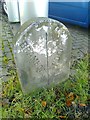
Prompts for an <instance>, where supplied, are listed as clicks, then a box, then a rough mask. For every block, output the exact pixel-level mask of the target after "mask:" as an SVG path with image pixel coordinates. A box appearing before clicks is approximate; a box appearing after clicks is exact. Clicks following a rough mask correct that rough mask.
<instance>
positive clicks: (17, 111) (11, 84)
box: [1, 45, 90, 120]
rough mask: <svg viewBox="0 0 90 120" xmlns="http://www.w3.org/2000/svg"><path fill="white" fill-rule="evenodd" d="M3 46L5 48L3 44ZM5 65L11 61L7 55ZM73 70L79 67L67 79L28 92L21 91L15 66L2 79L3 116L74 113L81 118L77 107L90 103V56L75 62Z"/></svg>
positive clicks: (44, 116)
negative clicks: (89, 60)
mask: <svg viewBox="0 0 90 120" xmlns="http://www.w3.org/2000/svg"><path fill="white" fill-rule="evenodd" d="M2 46H3V45H2ZM2 48H3V50H4V47H2ZM13 63H14V62H13ZM3 64H8V58H7V57H6V56H4V57H3ZM72 69H75V70H76V73H75V75H73V76H70V78H69V79H68V80H66V81H65V82H62V83H60V84H58V86H55V87H53V88H49V89H45V88H43V89H41V90H39V91H38V90H37V91H35V92H34V93H31V94H27V95H24V94H23V92H22V90H21V86H20V83H19V80H18V77H17V73H16V71H15V69H11V70H9V73H10V75H11V77H10V79H9V81H6V82H4V81H2V103H1V104H2V118H9V119H10V118H18V119H19V118H29V119H30V118H32V119H35V118H36V119H38V118H39V119H48V118H49V119H65V120H68V118H69V117H68V116H70V115H72V114H73V115H72V118H80V115H81V114H79V113H77V110H76V109H77V106H78V105H79V106H87V104H88V102H87V101H88V99H90V98H89V95H88V91H89V84H88V56H87V55H86V56H85V57H84V58H83V59H82V60H80V61H78V62H76V63H75V64H74V65H73V67H72ZM69 120H70V119H69Z"/></svg>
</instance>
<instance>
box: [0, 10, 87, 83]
mask: <svg viewBox="0 0 90 120" xmlns="http://www.w3.org/2000/svg"><path fill="white" fill-rule="evenodd" d="M65 25H66V26H67V28H68V29H69V31H70V34H71V36H72V41H73V42H72V63H73V61H75V60H79V59H81V58H83V57H84V55H85V54H87V52H88V30H87V29H86V28H82V27H79V26H75V25H70V24H65ZM19 27H20V23H9V22H8V18H7V16H6V15H4V14H2V9H0V35H1V36H0V78H3V80H4V81H7V80H8V79H9V77H10V73H9V69H15V63H14V58H13V53H12V50H13V37H14V36H15V33H16V32H17V30H18V29H19ZM1 48H2V49H1ZM6 59H8V60H6ZM2 60H3V61H8V64H7V65H6V64H4V63H3V64H2ZM72 71H73V70H72Z"/></svg>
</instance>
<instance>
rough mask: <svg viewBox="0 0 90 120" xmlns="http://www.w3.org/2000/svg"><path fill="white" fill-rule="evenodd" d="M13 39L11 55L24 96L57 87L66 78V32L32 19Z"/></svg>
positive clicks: (54, 23)
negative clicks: (49, 86)
mask: <svg viewBox="0 0 90 120" xmlns="http://www.w3.org/2000/svg"><path fill="white" fill-rule="evenodd" d="M32 21H33V22H32V23H31V21H28V22H27V23H28V25H27V23H26V24H25V25H24V26H22V27H21V31H18V33H17V34H16V36H15V40H14V41H16V44H15V47H14V55H15V60H16V65H17V68H18V72H19V77H20V82H21V85H22V89H23V91H24V92H28V91H29V90H30V91H31V90H33V89H36V88H39V87H44V86H48V85H52V84H53V85H54V84H57V83H59V82H61V81H63V80H65V79H66V78H68V76H69V70H70V56H71V44H72V42H71V38H70V33H69V31H68V29H67V28H66V27H65V26H64V25H63V24H62V23H60V22H58V21H56V20H53V19H49V18H37V19H36V18H35V19H33V20H32Z"/></svg>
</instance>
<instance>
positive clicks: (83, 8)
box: [49, 2, 90, 27]
mask: <svg viewBox="0 0 90 120" xmlns="http://www.w3.org/2000/svg"><path fill="white" fill-rule="evenodd" d="M49 17H50V18H54V19H57V20H59V21H62V22H68V23H72V24H76V25H80V26H83V27H89V25H90V2H50V3H49Z"/></svg>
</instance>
